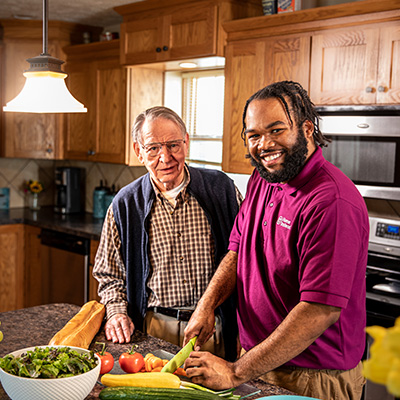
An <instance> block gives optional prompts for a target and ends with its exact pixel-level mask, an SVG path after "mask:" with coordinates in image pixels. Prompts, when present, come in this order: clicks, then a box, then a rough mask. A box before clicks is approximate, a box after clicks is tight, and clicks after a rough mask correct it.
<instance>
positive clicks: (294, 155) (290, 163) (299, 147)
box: [247, 128, 308, 183]
mask: <svg viewBox="0 0 400 400" xmlns="http://www.w3.org/2000/svg"><path fill="white" fill-rule="evenodd" d="M307 152H308V148H307V139H306V138H305V136H304V131H303V129H302V128H299V132H298V134H297V140H296V143H295V144H294V145H293V147H292V148H291V149H289V151H288V150H283V155H284V156H285V161H284V163H283V164H282V168H281V169H279V170H278V171H274V172H269V171H268V170H267V169H266V168H265V167H264V166H263V165H262V162H261V158H260V157H259V155H258V154H256V156H255V157H253V156H252V155H251V154H250V153H249V154H248V155H247V157H248V158H250V162H251V165H252V166H253V167H255V168H256V170H257V171H258V173H259V174H260V176H261V178H263V179H265V180H266V181H267V182H269V183H279V182H288V181H289V180H290V179H292V178H294V177H295V176H296V175H297V174H298V173H299V172H300V171H301V169H302V168H303V166H304V164H305V162H306V158H307Z"/></svg>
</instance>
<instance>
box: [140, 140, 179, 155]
mask: <svg viewBox="0 0 400 400" xmlns="http://www.w3.org/2000/svg"><path fill="white" fill-rule="evenodd" d="M184 143H186V141H185V140H183V139H181V140H171V141H170V142H162V143H161V142H160V143H150V144H147V145H143V144H141V143H140V146H141V147H142V149H143V150H144V151H145V152H146V153H147V154H148V155H149V156H150V157H157V156H158V155H159V154H160V153H161V149H162V147H163V146H165V147H166V148H167V149H168V151H169V152H170V153H172V154H175V153H177V152H178V151H179V150H181V149H182V145H183V144H184Z"/></svg>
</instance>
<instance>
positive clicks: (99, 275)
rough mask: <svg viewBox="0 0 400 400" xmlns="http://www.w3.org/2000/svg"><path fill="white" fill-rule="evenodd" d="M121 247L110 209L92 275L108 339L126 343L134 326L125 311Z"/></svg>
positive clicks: (110, 208)
mask: <svg viewBox="0 0 400 400" xmlns="http://www.w3.org/2000/svg"><path fill="white" fill-rule="evenodd" d="M120 246H121V241H120V239H119V235H118V229H117V227H116V224H115V220H114V215H113V211H112V206H110V207H109V209H108V211H107V215H106V218H105V220H104V224H103V230H102V234H101V239H100V244H99V248H98V251H97V253H96V258H95V264H94V267H93V276H94V277H95V278H96V279H97V280H98V281H99V295H100V297H101V302H102V303H103V304H105V306H106V313H107V315H106V317H107V319H108V320H107V323H106V325H105V334H106V338H107V340H112V341H113V342H114V343H117V342H119V343H125V342H127V343H128V342H129V341H130V338H131V335H132V333H133V332H134V330H135V327H134V324H133V322H132V320H131V319H130V318H129V316H128V315H127V311H126V304H127V300H126V272H125V265H124V262H123V260H122V257H121V254H120Z"/></svg>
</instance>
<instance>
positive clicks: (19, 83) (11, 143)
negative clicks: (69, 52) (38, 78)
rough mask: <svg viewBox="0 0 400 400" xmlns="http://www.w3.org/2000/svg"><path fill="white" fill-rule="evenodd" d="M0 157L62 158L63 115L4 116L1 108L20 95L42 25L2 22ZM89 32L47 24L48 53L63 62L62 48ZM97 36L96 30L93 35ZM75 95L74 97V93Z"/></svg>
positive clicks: (78, 27) (39, 42)
mask: <svg viewBox="0 0 400 400" xmlns="http://www.w3.org/2000/svg"><path fill="white" fill-rule="evenodd" d="M0 25H1V27H2V30H3V38H2V40H3V43H2V58H1V63H2V68H0V70H1V72H2V77H1V79H2V82H3V85H1V91H2V95H1V99H2V104H1V111H0V113H1V116H2V118H1V119H2V120H3V121H2V122H3V124H2V128H3V130H2V142H3V146H2V147H3V148H2V155H3V156H5V157H17V158H42V159H60V158H63V156H64V154H63V121H64V115H63V114H31V113H14V112H8V113H6V112H3V111H2V110H3V106H4V105H5V104H6V103H7V102H8V101H10V100H12V99H13V98H14V97H15V96H17V95H18V93H19V92H20V91H21V89H22V88H23V86H24V84H25V77H24V76H23V72H24V71H25V70H27V69H28V68H29V63H28V62H27V61H26V59H27V58H31V57H35V56H38V55H39V54H40V53H42V50H43V49H42V21H14V20H2V21H0ZM87 29H88V28H87V27H85V26H81V25H76V24H71V23H67V22H52V21H50V22H49V33H48V36H49V42H48V51H49V53H50V54H51V55H52V56H53V57H57V58H60V59H62V60H65V54H64V53H63V51H62V47H63V46H65V45H67V44H70V43H71V40H72V41H74V40H78V38H79V37H81V35H82V32H84V31H85V30H87ZM95 32H98V29H97V28H95V30H94V31H93V34H95ZM73 94H74V93H73Z"/></svg>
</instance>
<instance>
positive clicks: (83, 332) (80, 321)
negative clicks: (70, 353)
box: [49, 300, 105, 349]
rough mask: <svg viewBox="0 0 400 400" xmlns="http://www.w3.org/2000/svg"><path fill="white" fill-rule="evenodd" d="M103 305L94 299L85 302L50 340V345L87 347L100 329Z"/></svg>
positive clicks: (103, 310)
mask: <svg viewBox="0 0 400 400" xmlns="http://www.w3.org/2000/svg"><path fill="white" fill-rule="evenodd" d="M104 315H105V307H104V305H103V304H100V303H98V302H97V301H96V300H92V301H89V302H88V303H85V304H84V305H83V306H82V308H81V309H80V311H79V312H78V313H77V314H76V315H75V316H74V317H72V318H71V319H70V320H69V321H68V322H67V323H66V325H65V326H64V327H63V328H62V329H61V330H60V331H58V332H57V333H56V334H55V335H54V336H53V337H52V338H51V340H50V342H49V345H50V346H57V345H60V346H73V347H81V348H83V349H88V348H89V346H90V343H91V342H92V340H93V338H94V337H95V335H96V334H97V332H98V331H99V329H100V326H101V323H102V321H103V318H104Z"/></svg>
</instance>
